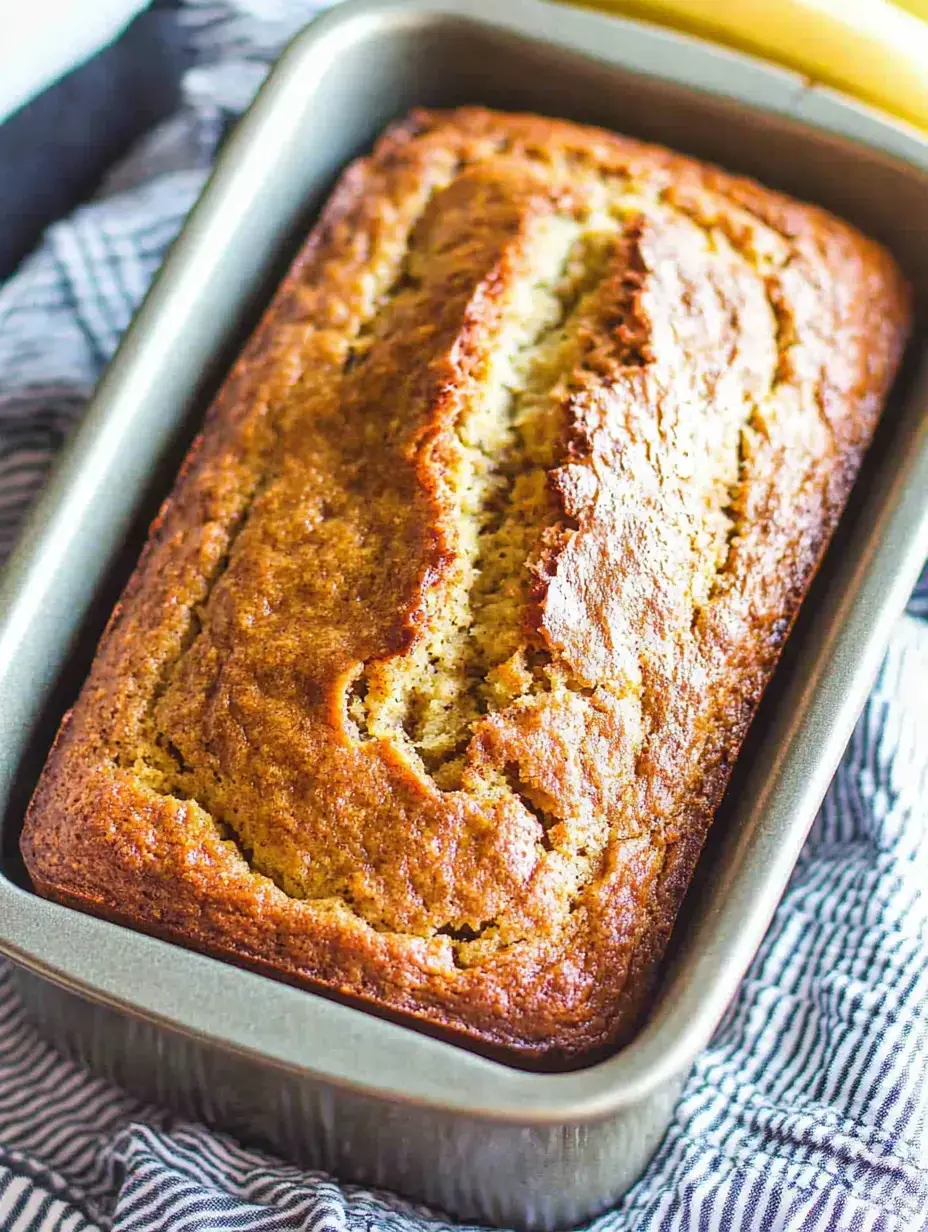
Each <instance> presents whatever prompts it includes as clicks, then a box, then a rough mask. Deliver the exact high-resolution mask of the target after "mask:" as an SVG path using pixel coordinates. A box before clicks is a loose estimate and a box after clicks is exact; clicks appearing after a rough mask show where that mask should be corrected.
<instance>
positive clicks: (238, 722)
mask: <svg viewBox="0 0 928 1232" xmlns="http://www.w3.org/2000/svg"><path fill="white" fill-rule="evenodd" d="M908 316H909V305H908V294H907V291H906V288H905V287H904V285H903V283H902V281H901V279H900V276H899V274H898V271H897V270H896V268H895V266H894V264H893V263H892V261H891V259H890V258H889V257H888V255H887V254H886V253H884V252H883V251H882V250H881V249H880V248H878V247H877V246H876V245H875V244H873V243H871V242H870V241H868V240H866V239H864V238H863V237H861V236H860V235H858V234H857V233H856V232H854V231H853V230H852V229H851V228H850V227H848V226H847V225H846V224H844V223H841V222H839V221H838V220H836V219H834V218H832V217H831V216H830V215H828V214H826V213H824V212H823V211H821V210H818V209H815V208H813V207H810V206H805V205H800V204H798V203H796V202H793V201H790V200H788V199H786V198H784V197H782V196H779V195H777V194H775V193H772V192H769V191H767V190H765V189H763V188H760V187H758V186H757V185H755V184H753V183H750V182H748V181H745V180H740V179H736V178H734V177H732V176H729V175H727V174H725V173H723V172H721V171H718V170H716V169H714V168H711V167H706V166H703V165H701V164H698V163H695V162H693V161H691V160H688V159H685V158H683V157H681V156H678V155H675V154H672V153H670V152H668V151H665V150H662V149H659V148H655V147H650V146H645V145H641V144H639V143H637V142H634V141H631V140H629V139H626V138H622V137H617V136H614V135H612V134H609V133H605V132H600V131H598V130H593V129H588V128H582V127H578V126H575V125H572V124H568V123H563V122H558V121H554V120H546V119H540V118H537V117H532V116H505V115H498V114H494V113H491V112H488V111H484V110H480V109H464V110H461V111H457V112H454V113H448V114H440V113H435V114H430V113H424V112H420V113H415V114H414V115H413V116H411V117H410V118H409V119H407V120H406V121H405V122H403V123H402V124H399V125H397V126H395V127H394V128H392V129H391V130H390V131H389V132H388V133H387V134H386V135H385V136H384V137H383V138H382V139H381V141H380V142H379V144H378V146H377V148H376V150H375V152H374V154H373V155H372V156H371V157H370V158H369V159H364V160H361V161H359V162H358V163H356V164H355V165H354V166H353V167H352V168H350V169H349V170H348V172H347V173H346V174H345V176H344V177H343V179H342V181H341V183H340V185H339V187H338V189H337V190H336V192H335V194H334V196H333V198H332V199H331V201H330V203H329V205H328V206H327V208H326V210H325V211H324V213H323V216H322V219H321V221H320V222H319V224H318V226H317V227H316V229H315V230H314V232H313V234H312V236H311V237H310V239H309V240H308V242H307V244H306V246H305V248H304V250H303V252H302V253H301V255H300V257H299V258H298V260H297V262H296V263H295V265H294V267H293V269H292V271H291V273H290V274H289V275H288V277H287V279H286V281H285V283H284V284H283V286H282V288H281V289H280V291H279V292H278V295H277V296H276V298H275V300H274V302H273V304H272V305H271V307H270V309H269V310H268V312H267V314H266V316H265V318H264V320H263V321H262V323H261V325H260V327H259V329H258V330H257V332H256V334H255V336H254V337H253V339H252V341H251V342H250V343H249V345H248V347H247V348H246V350H245V352H244V354H243V355H242V357H241V359H240V360H239V362H238V363H237V365H236V366H235V368H234V370H233V372H232V374H231V375H230V377H229V378H228V380H227V381H226V383H225V385H224V387H223V389H222V391H221V392H220V394H219V396H218V398H217V399H216V401H215V403H214V405H213V407H212V409H211V411H210V413H209V415H208V417H207V420H206V424H205V426H204V430H203V434H202V436H201V438H200V439H199V440H198V442H197V444H196V446H195V447H194V449H193V450H192V451H191V454H190V456H189V457H188V460H187V462H186V464H185V467H184V469H183V472H182V474H181V477H180V478H179V480H178V482H177V485H176V486H175V489H174V491H173V493H172V494H171V496H170V497H169V499H168V500H167V501H166V502H165V505H164V507H163V509H162V511H161V513H160V515H159V518H158V520H157V521H156V523H155V525H154V526H153V528H152V533H151V536H150V539H149V542H148V545H147V547H146V549H145V552H144V553H143V555H142V558H141V560H140V562H139V565H138V567H137V569H136V571H135V574H134V575H133V577H132V579H131V580H130V582H129V584H128V586H127V588H126V591H125V593H124V595H123V598H122V600H121V603H120V604H119V606H118V607H117V609H116V611H115V612H114V613H113V616H112V618H111V620H110V623H109V626H108V628H107V631H106V633H105V635H104V637H103V639H102V642H101V645H100V648H99V651H98V655H97V658H96V660H95V663H94V666H93V669H92V671H91V674H90V677H89V679H88V681H87V684H86V685H85V687H84V690H83V692H82V694H81V697H80V699H79V701H78V703H77V705H76V706H75V709H74V712H73V713H72V714H71V715H69V716H68V717H67V718H66V720H65V722H64V723H63V724H62V728H61V731H60V732H59V735H58V739H57V741H56V744H55V748H54V750H53V752H52V754H51V756H50V758H49V761H48V764H47V766H46V769H45V771H44V773H43V776H42V779H41V782H40V784H39V786H38V788H37V791H36V794H35V797H34V799H33V802H32V804H31V806H30V809H29V814H28V817H27V820H26V826H25V830H24V834H23V839H22V850H23V854H24V857H25V860H26V863H27V866H28V868H29V871H30V874H31V876H32V878H33V880H34V882H35V885H36V887H37V888H38V890H39V891H40V892H41V893H43V894H48V895H50V896H52V897H55V898H58V899H61V900H62V901H65V902H68V903H71V904H73V905H76V906H79V907H82V908H85V909H88V910H91V911H94V912H97V913H99V914H101V915H105V916H109V917H111V918H116V919H119V920H121V921H123V922H125V923H128V924H131V925H134V926H138V927H141V928H143V929H146V930H149V931H152V932H155V933H158V934H160V935H163V936H166V937H168V938H171V939H174V940H177V941H180V942H182V943H185V944H188V945H192V946H195V947H197V948H200V949H202V950H205V951H207V952H209V953H213V954H218V955H221V956H225V957H228V958H232V959H234V960H236V961H240V962H242V963H245V964H247V965H249V966H252V967H255V968H257V969H259V970H262V971H265V972H267V973H268V974H270V975H275V976H278V977H279V978H285V979H288V980H292V981H294V982H297V983H305V984H307V985H309V986H312V987H315V988H321V989H322V990H324V991H328V992H330V993H332V994H334V995H338V996H343V997H347V998H350V999H353V1000H360V1001H361V1002H363V1003H365V1004H367V1005H369V1006H371V1007H373V1008H377V1009H379V1010H380V1011H381V1012H386V1013H390V1014H396V1015H400V1016H403V1017H406V1016H412V1017H413V1018H415V1019H417V1020H418V1021H419V1023H420V1024H422V1025H425V1026H427V1027H429V1028H430V1029H438V1030H444V1031H447V1032H450V1033H452V1035H454V1036H455V1037H456V1038H460V1039H462V1040H465V1041H467V1042H470V1043H472V1044H474V1045H476V1046H479V1047H482V1048H486V1049H489V1050H492V1051H495V1052H496V1053H497V1054H498V1055H502V1056H504V1057H505V1058H507V1059H509V1060H512V1061H515V1062H518V1063H523V1064H544V1065H546V1066H567V1065H576V1064H578V1063H580V1062H581V1061H586V1060H589V1059H590V1058H591V1057H592V1056H594V1055H599V1054H601V1053H602V1051H603V1050H605V1049H607V1048H609V1047H613V1046H615V1045H616V1044H617V1043H618V1042H619V1041H621V1040H622V1039H625V1038H627V1037H628V1035H629V1034H630V1032H631V1031H632V1030H634V1028H635V1026H636V1025H637V1023H638V1022H639V1021H640V1018H641V1015H642V1013H643V1012H644V1009H645V1007H646V1004H647V999H648V995H649V992H650V989H651V986H652V984H653V980H654V976H655V971H656V965H657V963H658V961H659V959H660V957H661V954H662V952H663V949H664V946H665V944H666V941H667V938H668V936H669V932H670V929H671V927H672V923H673V919H674V916H675V914H676V911H677V909H678V907H679V903H680V901H681V899H682V897H683V894H684V892H685V889H686V885H687V882H688V880H689V877H690V875H691V873H692V869H693V866H694V864H695V861H696V858H697V856H698V853H699V849H700V847H701V845H702V842H703V839H704V836H705V832H706V830H707V828H708V825H709V823H710V821H711V818H712V816H713V814H714V812H715V809H716V807H717V805H718V802H719V800H720V798H721V794H722V792H723V790H724V787H725V783H726V781H727V777H728V771H729V769H730V766H731V764H732V762H733V761H734V758H735V757H736V756H737V752H738V749H739V746H740V744H741V741H742V739H743V737H744V735H745V732H746V730H747V727H748V725H749V723H750V720H751V717H752V715H753V713H754V710H755V708H756V706H757V703H758V701H759V699H760V695H761V692H762V690H763V688H764V686H765V684H766V682H767V680H768V678H769V676H770V673H771V672H772V670H773V666H774V663H775V661H776V658H777V655H778V653H779V650H780V648H781V646H782V644H783V641H784V639H785V637H786V634H787V632H788V629H789V626H790V624H791V622H792V619H793V617H794V615H795V612H796V609H797V607H798V605H799V602H800V599H801V597H802V595H803V593H804V591H805V589H806V588H807V586H808V584H809V581H810V579H811V577H812V574H813V573H814V570H815V568H816V565H817V563H818V560H819V557H820V555H821V553H822V551H823V549H824V546H825V544H826V543H827V540H828V538H829V536H830V534H831V532H832V530H833V528H834V525H835V522H836V520H837V518H838V516H839V513H840V511H841V508H842V506H843V504H844V502H845V500H846V497H847V495H848V492H849V490H850V486H851V483H852V482H853V478H854V475H855V473H856V470H857V467H858V465H859V462H860V459H861V456H862V454H863V451H864V450H865V448H866V446H867V443H868V441H869V438H870V435H871V433H872V430H873V427H874V424H875V421H876V418H877V415H878V413H879V410H880V408H881V406H882V403H883V401H884V398H885V395H886V393H887V391H888V388H889V385H890V383H891V381H892V378H893V375H894V372H895V369H896V366H897V363H898V360H899V357H900V354H901V351H902V347H903V344H904V340H905V335H906V331H907V328H908Z"/></svg>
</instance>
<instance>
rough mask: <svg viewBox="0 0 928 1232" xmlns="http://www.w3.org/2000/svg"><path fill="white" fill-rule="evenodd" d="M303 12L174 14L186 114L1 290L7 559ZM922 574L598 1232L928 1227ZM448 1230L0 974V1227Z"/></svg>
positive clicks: (308, 1) (56, 229) (927, 763)
mask: <svg viewBox="0 0 928 1232" xmlns="http://www.w3.org/2000/svg"><path fill="white" fill-rule="evenodd" d="M315 7H317V5H316V4H315V3H314V2H313V0H215V2H210V0H187V2H186V3H182V4H181V5H180V8H179V12H178V20H179V21H181V22H182V23H184V25H185V28H186V31H187V35H188V37H189V40H190V42H191V45H192V47H193V49H194V51H195V65H194V67H193V68H192V69H191V70H190V71H189V73H188V75H187V77H186V80H185V91H184V98H185V103H184V106H183V108H182V110H181V111H180V112H179V113H178V114H177V115H176V116H175V117H173V118H172V119H171V120H170V121H169V122H168V123H166V124H165V125H163V126H162V127H161V128H160V129H159V130H158V131H156V132H155V133H153V134H151V136H150V137H149V138H147V139H146V140H145V141H144V142H143V143H142V144H141V145H140V146H139V147H138V148H137V149H136V150H135V151H133V153H132V154H131V155H130V156H129V157H128V158H127V159H126V160H125V161H124V162H123V163H122V164H121V165H120V166H119V167H117V168H115V169H114V170H113V172H112V174H111V175H110V177H109V178H108V180H107V181H106V183H105V184H104V185H103V189H102V191H101V193H100V194H99V196H98V198H97V199H96V200H95V201H94V202H93V203H92V204H90V205H88V206H86V207H85V208H83V209H81V210H79V211H78V212H77V213H76V214H75V215H74V216H73V217H71V218H69V219H67V220H66V221H63V222H60V223H58V224H56V225H55V226H53V227H52V228H51V229H50V230H49V232H48V233H47V236H46V238H45V240H44V242H43V244H42V246H41V247H40V249H39V250H38V251H37V252H36V253H35V255H34V256H33V257H31V258H30V259H29V260H28V261H27V262H26V263H25V265H24V266H23V267H22V268H21V270H20V272H19V273H18V274H17V275H16V276H15V277H14V278H13V279H12V280H11V281H10V282H9V283H8V284H7V285H6V286H5V287H3V288H2V289H0V557H2V556H3V555H5V554H6V553H7V552H8V551H9V548H10V546H11V544H12V542H13V540H14V539H15V536H16V532H17V526H18V524H19V523H20V520H21V517H22V513H23V511H24V509H25V508H26V506H27V505H28V504H29V502H30V501H31V500H32V498H33V497H34V495H35V493H36V492H37V491H38V489H39V488H40V487H41V485H42V482H43V480H44V478H45V475H46V471H47V467H48V464H49V461H50V459H51V458H52V457H53V455H54V453H55V451H56V449H57V447H58V445H59V444H60V442H61V440H62V438H63V437H64V435H65V434H66V432H67V431H68V429H69V428H70V427H71V425H72V424H73V423H74V422H75V421H76V420H77V419H78V418H79V416H80V413H81V408H82V406H83V405H84V403H85V401H86V398H87V395H88V394H89V392H90V390H91V389H92V387H93V385H94V382H95V381H96V379H97V377H98V375H99V373H100V370H101V368H102V366H103V364H104V363H105V362H106V360H107V359H108V358H109V356H110V355H111V354H112V352H113V350H114V348H115V346H116V343H117V341H118V339H119V337H120V334H121V333H122V331H123V330H124V329H125V327H126V325H127V323H128V321H129V318H130V316H131V314H132V312H133V310H134V309H135V307H136V306H137V305H138V303H139V301H140V299H141V297H142V295H143V294H144V292H145V288H146V286H147V285H148V282H149V280H150V279H151V276H152V274H153V273H154V271H155V270H156V269H157V267H158V264H159V262H160V261H161V259H162V257H163V255H164V252H165V249H166V248H167V246H168V245H169V244H170V242H171V240H172V238H173V237H174V235H175V234H176V232H177V230H178V228H179V226H180V224H181V222H182V221H183V218H184V215H185V214H186V212H187V210H188V209H189V207H190V205H191V204H192V202H193V201H194V199H195V197H196V195H197V193H198V191H199V189H200V187H201V185H202V183H203V180H204V178H205V176H206V173H207V169H208V167H209V163H210V160H211V158H212V156H213V154H214V152H215V149H216V147H217V144H218V142H219V140H220V138H221V135H222V133H223V130H224V128H225V125H226V123H227V122H228V120H229V119H230V118H231V117H233V116H234V115H236V114H238V113H239V112H240V111H241V110H242V109H243V108H244V106H245V105H246V104H247V102H248V100H249V99H250V97H251V95H252V94H253V92H254V90H255V88H256V87H257V85H258V84H259V82H260V81H261V79H262V77H263V75H264V73H265V71H266V67H267V64H268V62H269V60H270V59H271V58H272V57H273V55H274V54H275V53H276V52H277V51H278V50H279V48H280V47H281V45H282V44H283V42H284V41H285V40H286V39H287V38H288V37H289V35H291V34H292V33H293V31H294V30H295V29H296V28H297V27H298V26H299V25H300V24H302V23H303V22H304V21H305V20H306V19H307V18H308V17H309V16H311V14H312V11H313V9H314V8H315ZM926 617H928V578H925V579H923V583H922V585H921V586H920V588H919V589H918V591H917V592H916V594H915V595H914V596H913V599H912V603H911V605H910V608H909V613H908V614H907V615H906V616H905V617H904V618H903V619H902V620H900V622H899V625H898V628H897V629H896V632H895V636H894V638H893V641H892V644H891V646H890V648H889V651H888V654H887V656H886V660H885V662H884V664H883V667H882V670H881V672H880V676H879V679H878V681H877V683H876V686H875V688H874V690H873V693H872V695H871V697H870V700H869V702H868V704H867V707H866V710H865V712H864V714H863V716H862V718H861V720H860V723H859V724H858V727H857V730H856V732H855V735H854V737H853V740H852V741H851V744H850V747H849V748H848V751H847V754H846V756H845V758H844V760H843V762H842V764H841V767H840V770H839V772H838V774H837V776H836V779H835V782H834V784H833V786H832V788H831V791H830V792H829V795H828V798H827V800H826V801H825V804H824V806H823V807H822V810H821V813H820V815H819V817H818V819H817V821H816V823H815V826H814V828H813V830H812V834H811V836H810V838H809V841H808V844H807V846H806V848H805V850H804V852H803V855H802V858H801V860H800V862H799V865H798V867H797V869H796V872H795V875H794V877H793V879H792V882H791V884H790V887H789V890H788V892H787V894H786V896H785V898H784V900H783V903H782V905H781V907H780V909H779V911H778V913H777V915H776V918H775V920H774V923H773V925H772V927H771V929H770V932H769V934H768V936H767V938H766V941H765V942H764V945H763V947H762V949H761V951H760V953H759V954H758V956H757V959H756V961H755V962H754V964H753V966H752V968H751V970H750V972H749V973H748V976H747V978H746V979H745V981H744V983H743V985H742V987H741V990H740V993H739V995H738V997H737V998H736V1000H735V1002H734V1003H733V1005H732V1006H731V1008H730V1010H729V1012H728V1014H727V1015H726V1018H725V1020H724V1022H723V1023H722V1025H721V1026H720V1028H719V1030H718V1031H717V1033H716V1035H715V1038H714V1040H713V1041H712V1044H711V1046H710V1047H709V1048H708V1049H707V1050H706V1052H705V1053H704V1055H703V1056H702V1057H701V1058H700V1059H699V1061H698V1063H697V1065H696V1067H695V1070H694V1072H693V1074H692V1077H691V1078H690V1080H689V1082H688V1084H687V1086H686V1088H685V1090H684V1092H683V1096H682V1098H681V1100H680V1103H679V1106H678V1108H677V1111H676V1116H675V1119H674V1121H673V1124H672V1126H671V1128H670V1130H669V1132H668V1133H667V1135H666V1137H665V1139H664V1141H663V1143H662V1144H661V1146H660V1149H659V1150H658V1153H657V1155H656V1157H655V1159H654V1161H653V1162H652V1164H651V1166H650V1167H649V1168H648V1170H647V1172H646V1173H645V1175H644V1176H643V1177H642V1179H641V1180H640V1181H639V1183H638V1184H637V1185H636V1186H635V1187H634V1188H633V1189H632V1191H631V1192H630V1193H629V1194H628V1195H627V1197H626V1198H625V1199H624V1200H623V1201H622V1202H621V1204H620V1205H619V1206H617V1207H616V1209H615V1210H614V1211H612V1212H610V1213H609V1214H607V1215H604V1216H602V1217H601V1218H600V1219H598V1220H597V1221H596V1222H595V1223H594V1224H593V1225H592V1226H593V1227H594V1228H596V1229H597V1230H598V1232H631V1230H632V1229H634V1230H635V1232H652V1230H656V1229H700V1230H711V1232H714V1230H716V1229H744V1230H747V1229H752V1230H753V1229H756V1230H758V1232H760V1230H764V1232H774V1230H775V1229H782V1230H783V1232H798V1230H803V1229H810V1230H811V1229H815V1230H817V1232H826V1230H831V1229H847V1230H848V1232H850V1230H855V1232H856V1230H860V1232H864V1230H871V1232H878V1230H879V1232H902V1230H903V1229H905V1230H909V1229H928V896H926V893H925V887H926V886H928V621H926ZM452 1226H453V1225H451V1224H449V1223H448V1222H445V1221H443V1218H442V1216H441V1215H440V1214H438V1213H430V1212H428V1211H425V1210H423V1209H421V1208H418V1207H414V1206H411V1205H410V1204H409V1203H406V1202H404V1201H402V1200H401V1199H398V1198H396V1197H393V1196H391V1195H389V1194H384V1193H371V1192H369V1191H367V1190H364V1189H360V1188H357V1187H354V1186H350V1185H346V1184H341V1183H340V1182H339V1181H338V1180H337V1179H335V1178H332V1177H328V1176H322V1175H319V1174H312V1173H306V1172H302V1171H300V1170H299V1169H297V1168H294V1167H292V1166H290V1165H285V1164H283V1163H281V1162H280V1161H278V1160H275V1159H273V1158H270V1157H268V1156H266V1155H263V1154H261V1153H260V1152H258V1151H256V1150H254V1149H250V1148H248V1147H245V1146H242V1145H240V1144H238V1143H236V1142H234V1141H232V1140H231V1139H229V1138H226V1137H224V1136H222V1135H219V1134H216V1133H214V1132H212V1131H209V1130H207V1129H205V1128H204V1127H202V1126H200V1125H197V1124H193V1123H190V1122H186V1121H181V1120H179V1119H177V1118H176V1117H174V1116H172V1115H171V1114H170V1113H168V1112H165V1111H164V1110H161V1109H157V1108H152V1107H148V1106H143V1105H141V1104H140V1103H139V1102H137V1101H136V1100H135V1099H134V1098H132V1097H131V1096H129V1095H127V1094H125V1093H124V1092H121V1091H119V1090H117V1089H116V1088H114V1087H112V1086H109V1085H107V1084H106V1083H104V1082H102V1081H100V1080H98V1079H95V1078H92V1077H90V1076H89V1075H87V1074H86V1073H84V1072H82V1071H81V1070H80V1069H79V1068H77V1067H76V1066H74V1065H73V1064H71V1063H70V1062H67V1061H65V1060H62V1059H61V1058H60V1057H59V1056H58V1055H56V1054H55V1053H54V1052H53V1051H52V1050H51V1049H50V1048H49V1047H48V1046H47V1045H46V1044H44V1043H43V1042H42V1040H41V1039H40V1037H39V1036H38V1035H37V1034H36V1033H35V1031H34V1030H33V1029H32V1027H31V1026H30V1025H29V1024H28V1022H27V1021H26V1020H25V1018H24V1016H23V1012H22V1008H21V1006H20V1004H19V1002H18V1000H17V997H16V994H15V992H14V990H13V987H12V984H11V981H10V976H9V972H8V971H7V970H5V969H4V968H3V967H2V966H0V1228H2V1229H16V1230H20V1232H26V1230H32V1229H49V1230H50V1229H71V1230H73V1232H79V1230H82V1229H92V1228H101V1229H110V1228H112V1229H125V1230H127V1232H128V1230H129V1229H132V1230H134V1232H145V1230H146V1229H190V1230H192V1229H203V1230H205V1229H215V1230H217V1232H218V1230H219V1229H223V1230H225V1229H230V1230H231V1229H272V1228H274V1229H278V1228H280V1229H283V1228H286V1229H297V1228H299V1229H312V1230H313V1232H323V1230H325V1232H328V1230H329V1229H331V1230H332V1232H335V1230H336V1229H339V1230H341V1229H357V1230H358V1232H361V1230H362V1229H363V1230H365V1232H367V1230H369V1229H373V1228H384V1229H389V1230H390V1232H426V1230H427V1229H434V1230H437V1229H445V1228H450V1227H452Z"/></svg>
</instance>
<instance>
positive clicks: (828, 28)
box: [580, 0, 928, 129]
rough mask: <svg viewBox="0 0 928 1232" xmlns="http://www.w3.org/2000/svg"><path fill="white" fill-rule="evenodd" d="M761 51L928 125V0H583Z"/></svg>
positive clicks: (816, 79) (591, 5)
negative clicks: (895, 1) (892, 0)
mask: <svg viewBox="0 0 928 1232" xmlns="http://www.w3.org/2000/svg"><path fill="white" fill-rule="evenodd" d="M580 2H581V3H583V4H584V6H585V7H588V8H596V9H600V10H604V11H607V12H610V11H611V12H615V13H621V14H625V15H627V16H630V17H638V18H643V19H644V20H648V21H652V22H655V23H657V24H660V25H666V26H672V27H674V28H675V29H678V30H683V31H685V32H687V33H689V34H697V35H701V36H703V37H707V38H711V39H713V40H715V41H716V42H720V43H724V44H726V45H727V46H729V47H734V48H736V49H738V50H740V51H747V52H750V53H752V54H754V55H760V56H763V57H765V58H766V59H768V60H773V61H776V62H777V63H779V64H782V65H785V66H786V67H788V68H792V69H794V70H796V71H798V72H800V73H802V74H803V75H804V76H806V77H808V78H809V79H810V80H811V81H813V82H815V83H821V84H823V85H828V86H832V87H834V88H836V89H838V90H841V91H843V92H844V93H845V94H850V95H852V96H856V97H857V98H859V99H861V100H862V101H864V102H866V103H870V104H872V105H874V106H876V107H879V108H881V109H882V110H884V111H888V112H890V113H891V114H893V115H895V116H897V117H899V118H901V119H903V120H906V121H908V122H909V123H911V124H915V125H917V126H919V127H921V128H925V129H928V20H925V21H923V20H921V16H924V17H925V18H926V19H928V0H900V3H898V4H896V3H891V2H890V0H580Z"/></svg>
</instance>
